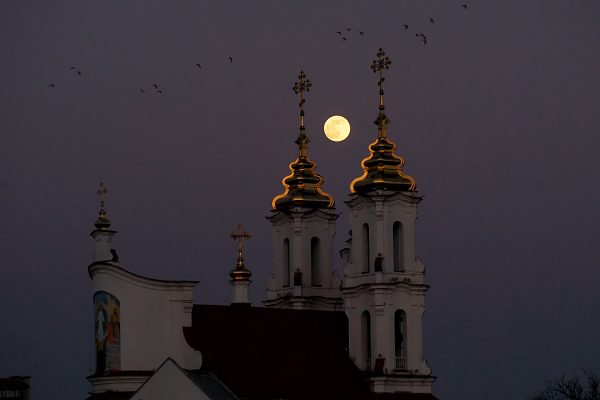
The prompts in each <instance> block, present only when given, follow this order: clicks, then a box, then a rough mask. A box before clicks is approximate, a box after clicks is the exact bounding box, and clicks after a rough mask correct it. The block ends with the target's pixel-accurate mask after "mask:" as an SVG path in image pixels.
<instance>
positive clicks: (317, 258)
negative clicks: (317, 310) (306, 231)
mask: <svg viewBox="0 0 600 400" xmlns="http://www.w3.org/2000/svg"><path fill="white" fill-rule="evenodd" d="M310 280H311V284H312V285H313V286H321V241H320V240H319V238H318V237H314V238H312V239H310Z"/></svg>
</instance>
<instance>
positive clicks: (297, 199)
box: [271, 71, 335, 210]
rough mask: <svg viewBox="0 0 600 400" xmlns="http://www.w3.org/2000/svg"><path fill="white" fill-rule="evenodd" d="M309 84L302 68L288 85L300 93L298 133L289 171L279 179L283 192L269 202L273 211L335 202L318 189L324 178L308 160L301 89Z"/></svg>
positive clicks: (319, 206) (306, 90) (306, 87)
mask: <svg viewBox="0 0 600 400" xmlns="http://www.w3.org/2000/svg"><path fill="white" fill-rule="evenodd" d="M311 86H312V83H311V82H310V80H309V79H306V74H305V73H304V71H300V75H298V82H295V84H294V87H293V88H292V90H293V91H294V92H295V93H296V94H298V93H299V94H300V104H299V105H300V134H299V135H298V138H297V139H296V141H295V143H296V144H297V145H298V158H296V160H294V161H293V162H292V163H291V164H290V166H289V167H290V171H291V173H290V174H289V175H288V176H286V177H285V178H283V180H282V181H281V183H282V184H283V186H284V188H285V191H284V192H283V193H282V194H280V195H278V196H275V197H274V198H273V201H272V203H271V205H272V207H273V208H274V209H276V210H287V209H290V208H292V207H306V208H333V206H334V203H335V202H334V199H333V196H332V195H330V194H329V193H326V192H324V191H323V190H322V186H323V181H324V179H323V177H322V176H321V175H319V174H317V173H316V172H315V168H316V167H317V164H316V163H315V162H313V161H311V160H309V159H308V143H310V139H309V138H308V136H307V135H306V133H304V130H305V128H304V102H305V100H304V92H308V91H309V90H310V88H311Z"/></svg>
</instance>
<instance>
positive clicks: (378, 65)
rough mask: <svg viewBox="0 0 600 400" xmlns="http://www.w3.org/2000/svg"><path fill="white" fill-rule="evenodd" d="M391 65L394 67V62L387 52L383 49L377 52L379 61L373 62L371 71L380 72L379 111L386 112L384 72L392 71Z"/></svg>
mask: <svg viewBox="0 0 600 400" xmlns="http://www.w3.org/2000/svg"><path fill="white" fill-rule="evenodd" d="M390 65H392V61H391V60H390V58H389V57H388V56H386V55H385V51H383V49H382V48H379V51H378V52H377V59H375V60H373V63H372V64H371V69H372V70H373V72H375V73H377V72H379V82H378V83H377V85H378V86H379V110H381V111H383V110H385V107H384V105H383V82H385V78H384V77H383V70H385V69H390Z"/></svg>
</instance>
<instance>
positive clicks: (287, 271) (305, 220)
mask: <svg viewBox="0 0 600 400" xmlns="http://www.w3.org/2000/svg"><path fill="white" fill-rule="evenodd" d="M338 216H339V215H338V214H337V213H336V212H335V211H334V210H333V209H330V208H318V209H307V208H301V207H294V208H291V209H290V210H289V211H275V212H274V214H273V215H271V216H269V217H267V218H268V220H269V221H270V222H271V225H272V230H271V231H272V238H273V272H272V274H271V279H270V280H269V283H268V289H267V300H266V301H265V302H264V304H265V305H266V306H267V307H285V308H295V309H313V310H341V309H342V308H341V294H340V291H339V286H340V283H341V281H340V279H339V278H337V276H336V275H335V274H334V269H333V237H334V235H335V221H336V220H337V218H338Z"/></svg>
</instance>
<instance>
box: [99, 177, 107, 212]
mask: <svg viewBox="0 0 600 400" xmlns="http://www.w3.org/2000/svg"><path fill="white" fill-rule="evenodd" d="M106 193H108V190H106V187H105V186H104V182H100V189H98V197H99V198H100V212H104V201H105V200H106Z"/></svg>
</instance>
